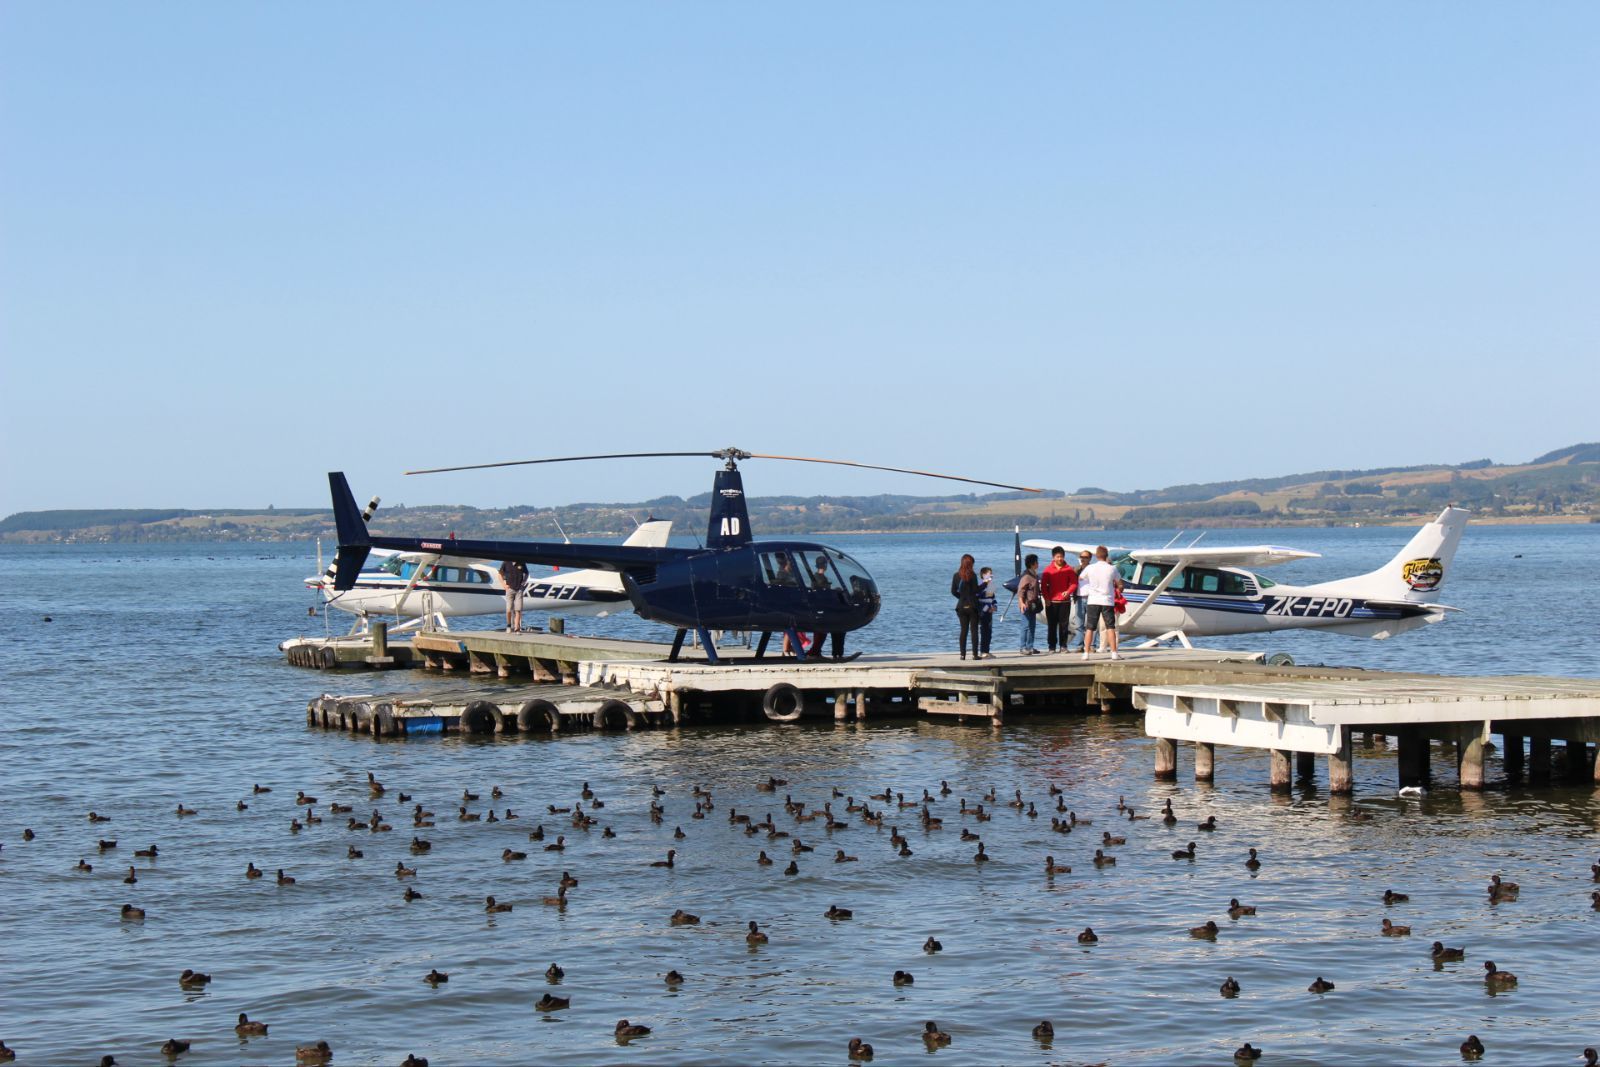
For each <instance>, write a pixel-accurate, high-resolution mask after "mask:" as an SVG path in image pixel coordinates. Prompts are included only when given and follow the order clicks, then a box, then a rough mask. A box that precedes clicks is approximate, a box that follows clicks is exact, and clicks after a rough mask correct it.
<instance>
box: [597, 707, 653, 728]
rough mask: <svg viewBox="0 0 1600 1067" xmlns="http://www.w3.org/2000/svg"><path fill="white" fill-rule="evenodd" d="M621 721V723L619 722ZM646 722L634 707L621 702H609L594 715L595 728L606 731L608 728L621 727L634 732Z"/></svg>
mask: <svg viewBox="0 0 1600 1067" xmlns="http://www.w3.org/2000/svg"><path fill="white" fill-rule="evenodd" d="M619 720H620V721H619ZM643 723H644V720H643V719H642V718H640V717H639V713H638V712H637V711H634V710H633V707H632V706H631V705H629V704H627V703H624V702H623V701H621V700H608V701H606V702H605V703H604V704H601V705H600V707H599V708H597V709H596V710H595V713H594V728H595V729H596V730H604V729H606V728H607V727H617V726H621V727H622V728H623V729H624V730H632V729H635V728H636V727H638V726H641V725H643Z"/></svg>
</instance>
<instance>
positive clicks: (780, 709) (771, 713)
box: [761, 682, 806, 722]
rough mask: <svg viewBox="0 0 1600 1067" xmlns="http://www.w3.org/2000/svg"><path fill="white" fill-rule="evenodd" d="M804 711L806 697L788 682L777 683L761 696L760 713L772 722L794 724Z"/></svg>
mask: <svg viewBox="0 0 1600 1067" xmlns="http://www.w3.org/2000/svg"><path fill="white" fill-rule="evenodd" d="M805 710H806V695H805V694H804V693H802V692H801V691H800V690H799V689H798V688H796V687H795V686H792V685H790V684H789V683H788V682H779V683H778V684H777V685H774V686H772V687H771V688H769V689H768V690H767V691H766V692H765V693H763V694H762V695H761V711H762V714H764V715H766V717H767V718H769V719H771V720H772V721H773V722H795V721H796V720H798V719H799V718H800V716H801V715H802V714H804V713H805Z"/></svg>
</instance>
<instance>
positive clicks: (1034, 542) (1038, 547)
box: [1022, 537, 1128, 559]
mask: <svg viewBox="0 0 1600 1067" xmlns="http://www.w3.org/2000/svg"><path fill="white" fill-rule="evenodd" d="M1022 547H1023V548H1031V549H1033V550H1034V551H1035V552H1043V553H1045V554H1046V555H1047V556H1048V555H1049V554H1050V553H1051V552H1054V551H1055V550H1056V549H1058V548H1064V549H1066V550H1067V555H1069V556H1076V555H1078V554H1079V553H1080V552H1088V553H1090V554H1091V555H1092V554H1093V553H1094V550H1095V548H1096V547H1097V546H1095V545H1091V544H1088V543H1086V542H1079V541H1050V540H1046V539H1045V538H1043V537H1035V538H1031V539H1030V540H1027V541H1024V542H1022ZM1106 551H1107V552H1109V553H1111V558H1112V559H1116V558H1117V557H1118V556H1125V555H1127V554H1128V550H1127V548H1125V547H1123V546H1121V545H1107V546H1106Z"/></svg>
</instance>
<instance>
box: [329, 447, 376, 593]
mask: <svg viewBox="0 0 1600 1067" xmlns="http://www.w3.org/2000/svg"><path fill="white" fill-rule="evenodd" d="M328 489H329V490H330V491H331V492H332V494H333V522H334V525H335V526H336V527H337V528H338V530H339V552H338V554H337V555H336V556H334V558H333V568H332V569H333V572H334V573H333V587H334V589H336V590H338V591H339V592H344V591H345V590H348V589H351V588H354V586H355V584H356V577H357V576H358V575H359V574H360V573H361V568H362V567H363V566H364V565H365V564H366V562H367V556H368V554H369V553H370V552H371V551H372V538H371V536H370V535H369V534H368V533H367V524H366V521H365V519H364V518H363V516H362V513H361V508H360V506H359V505H357V504H356V498H355V494H354V493H352V492H350V483H349V482H348V481H346V480H345V476H344V472H342V471H330V472H329V473H328ZM368 514H370V512H369V513H368Z"/></svg>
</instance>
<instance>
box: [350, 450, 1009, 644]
mask: <svg viewBox="0 0 1600 1067" xmlns="http://www.w3.org/2000/svg"><path fill="white" fill-rule="evenodd" d="M661 456H693V457H707V458H711V459H720V460H722V461H723V466H722V468H721V469H719V470H718V471H717V472H716V476H715V478H714V480H713V481H712V485H711V515H710V521H709V525H708V527H707V530H706V542H705V547H703V548H677V547H639V546H631V545H615V544H581V543H578V544H567V543H559V542H541V541H466V540H454V539H431V540H430V539H427V538H413V537H374V536H373V535H371V534H370V533H369V532H368V530H367V524H366V521H365V519H364V518H363V516H362V513H361V509H360V507H359V506H358V505H357V504H356V500H355V496H354V495H353V494H352V493H351V491H350V485H349V483H348V482H347V481H346V480H345V476H344V474H343V473H341V472H338V471H334V472H331V473H329V475H328V486H329V488H330V489H331V490H332V493H333V515H334V522H335V524H336V526H337V527H338V532H339V551H338V555H337V556H336V557H335V561H334V567H335V574H334V580H333V585H334V588H335V589H336V590H341V591H342V590H345V589H349V588H351V586H352V585H353V584H354V583H355V580H356V577H357V575H359V574H360V572H361V567H362V565H363V564H364V563H365V562H366V559H367V555H368V553H369V552H370V551H371V550H372V549H374V548H383V549H393V550H396V551H400V552H446V551H447V552H449V553H450V554H451V555H453V556H467V557H473V558H479V559H496V560H520V561H522V562H523V563H532V564H539V565H543V566H552V567H583V568H589V569H593V570H607V571H615V572H617V573H618V574H619V575H620V576H621V578H622V587H623V590H624V591H625V592H626V593H627V596H628V600H629V601H630V602H631V603H632V605H633V610H634V611H635V612H637V613H638V615H639V616H640V617H641V618H644V619H649V620H651V621H654V622H660V623H665V624H667V625H668V626H672V627H675V628H676V631H677V633H676V635H675V636H674V638H673V642H672V653H671V656H670V657H669V658H670V659H671V660H673V661H676V660H677V659H678V656H679V654H680V653H681V652H682V650H683V644H684V641H685V639H686V638H687V637H688V635H689V632H690V631H694V632H695V633H696V635H697V636H698V637H699V640H700V645H701V647H702V648H703V649H704V650H705V654H706V659H707V661H708V662H710V663H713V664H714V663H718V662H720V657H719V656H718V654H717V649H716V646H715V645H714V644H713V642H712V639H711V631H712V630H736V631H750V632H757V631H759V632H760V634H761V639H760V642H759V644H758V645H757V646H756V653H755V654H756V658H758V659H759V658H761V657H762V656H763V655H764V654H765V652H766V649H767V643H768V641H769V640H770V639H771V637H772V635H773V634H774V633H779V634H785V635H787V636H788V638H789V642H790V644H791V645H792V646H793V648H794V649H796V650H797V652H800V651H801V650H804V649H805V647H806V646H805V644H804V643H803V642H802V641H801V639H800V634H801V632H802V631H804V632H807V633H816V634H818V635H820V634H824V633H826V634H831V635H833V655H834V658H835V659H842V658H844V651H843V645H844V639H843V635H844V634H846V633H848V632H850V631H852V630H859V629H861V628H862V627H863V626H866V625H867V624H868V623H870V622H872V620H873V619H874V618H876V617H877V614H878V610H879V608H880V607H881V606H882V600H881V597H880V596H879V593H878V584H877V583H876V582H875V581H873V579H872V575H871V574H869V573H868V572H867V569H866V568H865V567H863V566H862V565H861V564H860V563H858V562H856V560H854V559H852V558H851V557H850V556H849V555H847V554H846V553H844V552H841V551H839V550H838V549H836V548H831V547H829V546H827V545H821V544H817V543H815V542H811V541H787V540H785V541H761V542H757V541H755V540H754V538H753V535H752V531H751V528H750V514H749V510H748V508H747V507H746V506H745V496H744V482H743V480H742V478H741V477H740V474H739V467H738V464H739V462H740V461H742V460H748V459H778V460H789V461H795V462H803V463H829V464H834V465H836V466H845V467H861V468H865V469H868V470H882V471H892V472H895V473H899V474H917V475H923V476H926V477H930V478H945V479H948V480H951V481H959V482H968V483H970V484H973V485H988V486H994V487H995V488H999V489H1012V490H1018V491H1021V492H1029V493H1036V492H1040V490H1038V489H1031V488H1027V487H1025V486H1016V485H1005V484H1003V483H1000V482H988V481H982V480H979V479H976V478H962V477H959V476H956V475H950V474H934V473H932V472H929V471H913V470H906V469H904V468H901V467H883V466H878V465H876V464H871V463H856V462H853V461H850V460H830V459H813V458H810V457H805V456H774V455H764V454H761V453H754V452H746V451H744V450H742V449H738V448H724V449H720V450H718V451H714V452H629V453H619V454H612V455H602V456H564V457H558V458H553V459H529V460H512V461H508V462H502V463H479V464H473V465H471V466H465V467H439V468H434V469H431V470H418V471H407V472H406V473H407V474H441V473H445V472H447V471H461V470H479V469H483V468H488V467H513V466H524V465H529V464H539V463H572V462H580V461H586V460H606V459H645V458H655V457H661ZM820 645H821V641H820V637H819V640H818V641H817V642H816V643H815V644H814V645H813V647H812V648H811V649H810V651H809V655H810V656H812V657H819V656H820V654H821V649H820ZM801 654H802V655H805V653H804V652H801Z"/></svg>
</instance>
